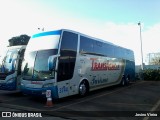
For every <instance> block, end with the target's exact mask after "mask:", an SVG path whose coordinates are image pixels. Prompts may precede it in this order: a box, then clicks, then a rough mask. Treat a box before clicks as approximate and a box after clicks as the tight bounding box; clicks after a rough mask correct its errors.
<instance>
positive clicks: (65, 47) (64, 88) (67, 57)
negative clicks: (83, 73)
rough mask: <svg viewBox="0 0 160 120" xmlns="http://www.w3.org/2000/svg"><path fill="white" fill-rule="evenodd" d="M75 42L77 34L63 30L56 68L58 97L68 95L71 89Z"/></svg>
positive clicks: (75, 50) (75, 51) (75, 49)
mask: <svg viewBox="0 0 160 120" xmlns="http://www.w3.org/2000/svg"><path fill="white" fill-rule="evenodd" d="M77 43H78V35H77V34H75V33H71V32H68V31H64V32H63V36H62V41H61V48H60V57H59V58H58V70H57V85H58V95H59V98H61V97H65V96H68V95H69V94H70V92H71V91H72V89H71V86H70V81H71V80H72V78H73V74H74V68H75V62H76V55H77Z"/></svg>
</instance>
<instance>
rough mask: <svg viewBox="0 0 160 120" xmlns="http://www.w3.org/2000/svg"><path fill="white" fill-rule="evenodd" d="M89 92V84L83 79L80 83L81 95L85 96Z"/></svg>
mask: <svg viewBox="0 0 160 120" xmlns="http://www.w3.org/2000/svg"><path fill="white" fill-rule="evenodd" d="M88 92H89V85H88V83H87V81H86V80H83V81H82V82H81V83H80V85H79V95H80V96H85V95H86V94H87V93H88Z"/></svg>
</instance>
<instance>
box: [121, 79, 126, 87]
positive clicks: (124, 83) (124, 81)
mask: <svg viewBox="0 0 160 120" xmlns="http://www.w3.org/2000/svg"><path fill="white" fill-rule="evenodd" d="M125 85H126V79H125V77H122V80H121V86H125Z"/></svg>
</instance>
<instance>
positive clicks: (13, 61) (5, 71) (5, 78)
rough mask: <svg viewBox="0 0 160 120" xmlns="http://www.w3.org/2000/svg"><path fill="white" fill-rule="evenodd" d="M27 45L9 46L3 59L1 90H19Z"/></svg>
mask: <svg viewBox="0 0 160 120" xmlns="http://www.w3.org/2000/svg"><path fill="white" fill-rule="evenodd" d="M25 48H26V45H18V46H11V47H7V50H6V53H5V55H4V57H3V58H2V60H1V67H0V90H10V91H12V90H19V88H20V81H19V80H20V76H21V65H22V61H23V57H24V52H25Z"/></svg>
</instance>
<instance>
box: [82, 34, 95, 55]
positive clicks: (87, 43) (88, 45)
mask: <svg viewBox="0 0 160 120" xmlns="http://www.w3.org/2000/svg"><path fill="white" fill-rule="evenodd" d="M93 46H94V40H92V39H90V38H87V37H84V36H81V37H80V52H81V53H93V52H94V49H93Z"/></svg>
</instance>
